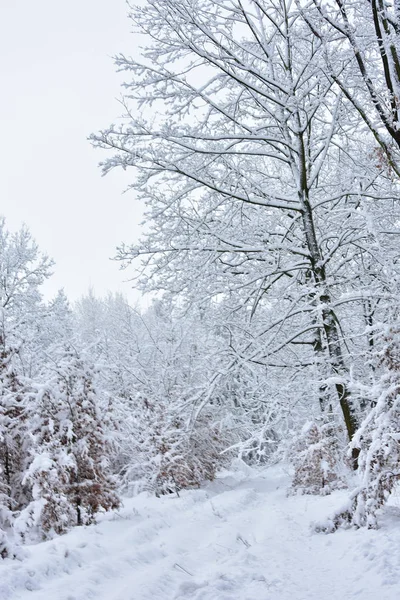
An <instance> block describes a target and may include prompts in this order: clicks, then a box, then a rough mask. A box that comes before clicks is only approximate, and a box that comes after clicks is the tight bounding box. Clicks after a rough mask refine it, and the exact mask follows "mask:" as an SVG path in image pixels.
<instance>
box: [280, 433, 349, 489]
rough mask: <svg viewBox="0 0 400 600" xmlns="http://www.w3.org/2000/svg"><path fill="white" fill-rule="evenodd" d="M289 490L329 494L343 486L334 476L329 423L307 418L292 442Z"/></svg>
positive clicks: (335, 452) (335, 447) (333, 436)
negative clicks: (316, 421) (292, 468)
mask: <svg viewBox="0 0 400 600" xmlns="http://www.w3.org/2000/svg"><path fill="white" fill-rule="evenodd" d="M292 453H293V454H292V463H293V465H294V469H295V471H294V477H293V481H292V489H291V490H290V492H291V493H300V494H316V495H318V494H321V495H326V494H330V493H331V491H333V490H335V489H339V488H342V487H343V481H342V480H341V478H340V477H339V476H338V454H339V453H338V442H337V432H335V431H334V425H333V424H332V423H325V424H322V425H320V424H317V423H315V422H311V421H310V422H308V423H306V424H305V425H304V427H303V429H302V430H301V433H300V435H299V436H298V438H297V439H296V441H295V442H294V444H293V446H292Z"/></svg>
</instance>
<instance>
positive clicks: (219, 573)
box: [0, 467, 400, 600]
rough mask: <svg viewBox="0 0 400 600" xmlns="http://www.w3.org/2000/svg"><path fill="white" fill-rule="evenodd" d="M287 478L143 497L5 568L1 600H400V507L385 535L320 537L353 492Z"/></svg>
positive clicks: (250, 474) (229, 478)
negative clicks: (299, 492) (321, 527)
mask: <svg viewBox="0 0 400 600" xmlns="http://www.w3.org/2000/svg"><path fill="white" fill-rule="evenodd" d="M288 483H289V478H288V475H287V473H285V469H283V468H282V467H273V468H270V469H267V470H264V471H263V472H261V473H259V472H255V471H253V470H250V469H247V468H245V467H243V468H242V469H241V470H237V471H235V472H224V473H223V474H222V475H221V476H220V477H219V478H218V480H217V481H216V482H214V483H212V484H210V485H208V486H206V487H205V488H204V489H201V490H192V491H185V492H182V494H181V497H179V498H177V497H175V496H165V497H162V498H160V499H157V498H155V497H148V496H147V495H146V494H141V495H139V496H137V497H136V498H132V499H127V500H126V501H125V506H124V508H122V509H121V510H120V511H118V513H114V514H109V515H107V516H106V517H105V518H104V520H103V521H102V522H101V523H99V524H98V525H95V526H91V527H84V528H75V529H74V530H73V531H71V532H70V533H69V534H67V535H65V536H63V537H59V538H57V539H55V540H52V541H50V542H45V543H42V544H39V545H37V546H30V547H28V548H27V549H26V553H27V557H26V558H25V559H24V560H23V561H11V560H9V559H6V560H5V561H4V562H2V563H1V565H0V598H1V600H88V599H91V598H96V599H97V600H183V599H188V598H190V599H193V600H321V599H322V600H325V599H330V600H347V599H350V598H357V597H360V598H363V600H376V599H377V598H379V599H380V600H397V598H398V597H399V594H400V552H399V550H400V509H399V508H398V507H397V506H396V503H397V499H395V501H394V503H392V505H391V506H389V507H388V508H387V509H386V510H385V512H384V514H383V515H382V519H381V522H382V527H381V529H379V530H378V531H368V530H365V529H363V530H358V531H356V530H351V531H339V532H337V533H335V534H332V535H324V534H315V533H312V531H311V529H310V522H312V521H313V520H320V519H324V518H325V517H326V516H329V514H330V513H331V512H332V510H334V509H335V508H337V507H338V506H340V504H341V503H342V502H343V499H344V498H345V497H346V492H336V493H334V494H332V495H331V496H327V497H322V498H321V497H314V496H300V497H287V496H286V491H287V488H288Z"/></svg>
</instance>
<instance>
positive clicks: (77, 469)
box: [17, 345, 119, 536]
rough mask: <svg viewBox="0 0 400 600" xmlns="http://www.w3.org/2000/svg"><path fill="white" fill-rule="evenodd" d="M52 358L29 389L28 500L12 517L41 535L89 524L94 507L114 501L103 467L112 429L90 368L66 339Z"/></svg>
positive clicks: (105, 507) (111, 480)
mask: <svg viewBox="0 0 400 600" xmlns="http://www.w3.org/2000/svg"><path fill="white" fill-rule="evenodd" d="M53 360H54V364H53V365H52V367H51V371H52V376H51V377H50V378H49V380H48V381H47V383H46V384H45V385H42V386H39V387H38V389H37V391H36V393H35V402H36V407H37V414H36V418H35V420H34V422H33V423H32V429H33V437H34V444H33V446H32V457H31V463H30V466H29V468H28V469H27V471H26V475H25V482H26V483H28V484H29V485H30V487H31V489H32V496H33V500H32V502H31V503H30V505H29V506H27V507H26V509H25V511H24V512H23V514H22V515H21V517H20V518H19V520H18V523H17V526H18V530H19V531H20V532H23V531H24V529H25V530H26V529H29V527H39V532H40V534H41V535H44V536H51V535H53V534H54V533H63V532H65V531H66V530H67V529H68V528H70V527H71V526H73V525H82V524H89V523H91V522H93V519H94V517H95V514H96V513H97V512H98V511H99V510H109V509H111V508H117V507H118V506H119V499H118V496H117V494H116V491H115V490H116V482H115V480H114V478H113V476H112V474H111V471H110V467H109V463H110V454H111V453H112V447H113V443H112V441H113V432H112V429H111V424H110V422H109V419H108V416H107V411H106V408H107V407H106V406H105V404H104V402H102V400H101V398H100V396H99V393H98V391H97V389H96V384H95V378H96V370H95V369H94V367H93V366H92V365H91V364H90V362H88V361H87V360H86V359H85V358H84V357H83V355H81V354H80V353H79V352H78V351H77V350H76V349H75V348H74V347H73V346H71V345H68V346H66V347H64V348H63V349H59V351H58V355H57V356H53ZM49 372H50V369H49Z"/></svg>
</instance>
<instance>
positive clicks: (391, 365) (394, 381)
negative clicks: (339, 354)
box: [326, 326, 400, 531]
mask: <svg viewBox="0 0 400 600" xmlns="http://www.w3.org/2000/svg"><path fill="white" fill-rule="evenodd" d="M383 337H384V339H383V344H382V346H383V347H382V350H381V351H380V353H379V355H380V356H379V358H380V360H379V362H380V365H379V366H380V367H381V368H382V370H383V373H382V377H381V380H380V382H379V383H378V384H377V386H376V388H375V389H374V390H373V394H371V397H372V398H373V397H374V396H375V398H376V400H375V405H374V407H373V408H372V410H370V412H369V413H368V415H367V417H366V418H365V420H364V421H363V423H362V424H361V426H360V428H359V430H358V431H357V434H356V436H355V437H354V440H353V442H352V445H353V446H355V447H356V448H358V449H359V451H360V455H359V479H360V482H359V486H358V487H357V488H356V489H355V490H354V491H353V492H352V494H351V498H350V501H349V507H348V508H347V509H346V510H344V511H340V512H339V513H337V514H336V515H335V516H334V517H333V518H332V519H331V520H330V521H329V523H328V525H327V527H326V529H327V530H329V531H331V530H334V529H336V528H338V527H341V526H345V527H348V526H349V525H355V526H356V527H363V526H367V527H369V528H376V527H377V526H378V511H379V509H381V508H382V507H383V506H384V505H385V503H386V502H387V500H388V499H389V496H390V494H391V493H392V491H393V490H394V487H395V485H396V484H397V482H398V481H399V480H400V469H399V465H400V433H399V432H400V328H399V327H398V326H387V327H386V328H385V332H384V335H383Z"/></svg>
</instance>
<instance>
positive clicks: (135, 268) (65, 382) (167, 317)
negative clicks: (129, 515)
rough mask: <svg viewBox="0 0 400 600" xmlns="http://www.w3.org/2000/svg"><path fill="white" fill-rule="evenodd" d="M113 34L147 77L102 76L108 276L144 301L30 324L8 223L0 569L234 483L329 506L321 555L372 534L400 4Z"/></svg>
mask: <svg viewBox="0 0 400 600" xmlns="http://www.w3.org/2000/svg"><path fill="white" fill-rule="evenodd" d="M128 16H129V24H130V26H131V27H132V29H133V31H134V32H135V35H137V36H138V39H139V40H140V43H141V47H142V50H141V57H140V58H139V59H134V58H131V57H129V56H125V55H119V56H116V57H115V63H116V68H117V69H118V70H119V71H120V72H121V73H123V75H124V79H125V84H124V86H123V90H122V93H123V100H122V104H123V109H122V110H123V114H122V115H121V116H120V117H119V118H118V119H117V117H118V115H117V114H116V124H114V125H111V126H109V127H107V128H105V129H104V130H102V131H100V132H98V133H93V134H92V136H91V138H90V142H91V143H92V145H93V146H94V147H95V149H96V152H97V155H98V156H99V157H100V158H99V160H101V161H102V162H101V169H102V172H103V173H104V174H105V175H106V174H107V173H108V172H109V171H111V170H114V169H120V168H122V169H124V170H127V171H128V172H129V173H130V176H131V186H130V189H129V191H128V193H130V194H132V201H133V202H134V201H136V202H141V203H142V204H143V205H144V206H145V207H146V208H145V227H144V233H143V235H142V238H141V240H140V242H138V243H136V244H131V243H130V241H129V240H127V241H122V240H121V246H120V247H119V248H118V249H117V250H116V254H115V256H114V259H115V260H117V261H118V262H119V263H120V265H121V268H122V269H124V270H125V272H126V274H127V277H128V278H129V279H130V280H131V283H130V284H129V285H134V286H135V288H136V289H138V290H140V291H141V292H143V294H146V295H147V297H148V298H150V300H149V303H148V308H143V307H141V306H140V305H138V306H132V305H130V304H129V302H128V301H127V300H126V299H125V297H124V296H123V295H120V294H113V293H111V292H110V294H109V295H108V296H106V297H97V296H96V295H95V294H94V293H93V292H91V291H89V292H88V293H87V294H86V295H85V296H83V297H82V298H81V299H80V300H79V301H78V302H76V303H70V302H69V300H68V298H67V296H66V294H65V293H64V292H63V291H60V292H59V293H58V295H57V296H56V297H55V298H54V299H53V300H51V301H47V300H45V299H44V297H43V294H42V285H43V283H44V282H45V280H46V279H47V278H49V277H51V273H52V271H53V270H54V269H56V268H57V266H56V265H54V264H53V262H52V260H51V259H50V258H49V257H47V256H46V255H45V254H44V253H43V252H42V251H41V249H40V247H39V246H38V245H37V244H36V242H35V240H34V239H33V238H32V235H31V233H30V232H29V230H28V229H27V228H26V227H23V228H22V229H20V230H19V231H9V229H8V226H7V222H6V217H7V215H5V218H4V219H3V220H2V221H1V222H0V306H1V312H0V556H1V557H2V558H3V559H12V558H18V557H20V556H23V548H24V547H25V546H26V545H27V544H34V543H39V542H42V541H45V540H51V539H54V538H55V537H56V536H58V535H61V534H64V533H66V532H68V531H70V530H72V529H73V528H74V527H76V526H84V525H90V524H92V523H95V522H96V519H97V517H98V515H103V514H104V513H105V512H107V511H112V510H114V509H118V508H119V507H120V506H121V505H122V504H123V498H126V497H133V496H136V495H137V494H140V493H145V494H147V495H148V496H149V497H150V496H155V498H156V499H157V501H159V502H162V501H163V498H164V497H165V496H169V497H179V495H180V493H181V492H182V490H185V489H196V488H201V486H203V485H204V484H205V482H210V481H213V480H214V479H215V478H216V476H217V475H218V473H219V472H220V471H221V470H223V469H227V468H229V466H230V465H231V464H232V461H236V464H237V462H238V461H240V463H241V464H243V465H246V466H248V467H249V468H250V467H251V468H255V469H257V468H265V467H266V466H268V465H276V464H280V463H285V464H286V463H289V464H290V465H291V467H290V468H291V485H290V487H289V488H288V489H287V490H286V493H287V494H289V495H294V496H300V495H310V496H311V495H316V496H319V495H321V496H326V495H330V494H331V493H333V492H335V491H336V490H344V494H345V497H346V498H347V502H346V503H345V505H343V506H341V507H340V508H338V509H337V510H336V509H335V510H334V511H333V512H332V513H331V514H329V513H327V514H326V515H325V518H324V519H323V521H322V522H321V523H319V524H316V525H315V527H314V529H315V531H318V532H326V533H333V532H335V531H336V530H338V529H340V530H343V529H349V528H350V529H353V528H365V529H376V528H378V527H379V515H380V511H381V509H382V507H384V505H385V504H386V503H387V501H388V500H389V498H390V496H391V495H392V493H393V492H394V490H395V488H396V484H397V482H398V480H399V478H400V315H399V307H400V303H399V297H400V245H399V236H400V3H399V2H398V0H389V1H388V2H384V1H383V0H356V1H349V0H326V1H321V0H310V1H309V2H302V1H300V0H217V1H215V0H145V1H144V2H142V3H141V4H140V6H138V7H134V6H130V7H129V15H128ZM38 242H39V243H40V240H38ZM132 282H133V283H132ZM336 535H337V534H336ZM239 539H241V538H239ZM242 541H243V540H242ZM243 544H244V542H243ZM21 553H22V554H21ZM1 562H2V561H1V560H0V563H1ZM0 566H1V565H0ZM189 575H190V573H189ZM165 597H167V596H165ZM187 597H189V596H187ZM196 597H197V596H196ZM224 597H225V596H224Z"/></svg>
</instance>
